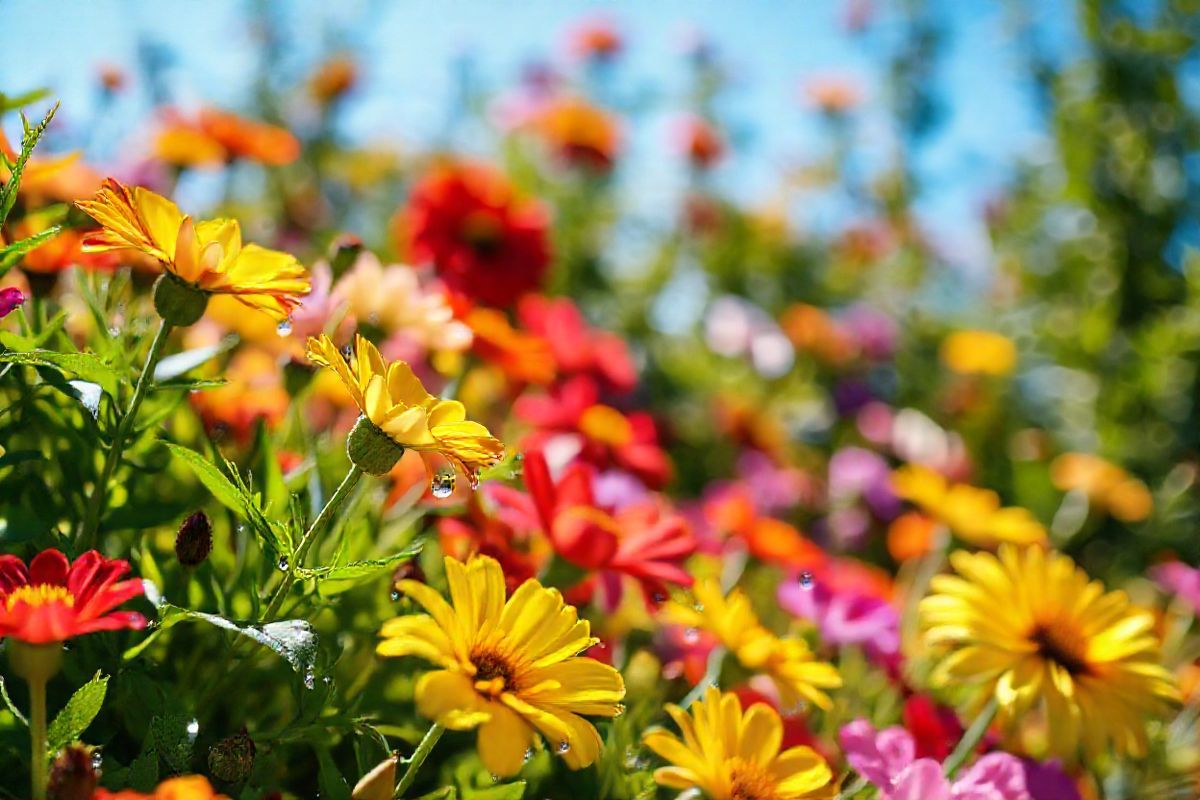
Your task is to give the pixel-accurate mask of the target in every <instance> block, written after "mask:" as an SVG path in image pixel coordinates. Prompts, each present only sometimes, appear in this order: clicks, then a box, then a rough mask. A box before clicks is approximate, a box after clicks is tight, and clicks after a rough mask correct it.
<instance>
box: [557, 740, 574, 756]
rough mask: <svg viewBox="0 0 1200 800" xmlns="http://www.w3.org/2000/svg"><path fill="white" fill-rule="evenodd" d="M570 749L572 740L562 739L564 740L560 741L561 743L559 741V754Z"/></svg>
mask: <svg viewBox="0 0 1200 800" xmlns="http://www.w3.org/2000/svg"><path fill="white" fill-rule="evenodd" d="M570 749H571V743H570V742H567V741H562V742H559V743H558V752H559V754H560V755H561V754H562V753H565V752H567V751H568V750H570Z"/></svg>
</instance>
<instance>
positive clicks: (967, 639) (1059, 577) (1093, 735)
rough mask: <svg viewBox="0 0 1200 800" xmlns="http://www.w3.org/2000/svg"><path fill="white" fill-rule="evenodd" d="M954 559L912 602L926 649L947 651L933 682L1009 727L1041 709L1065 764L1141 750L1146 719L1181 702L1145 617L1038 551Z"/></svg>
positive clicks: (1120, 596) (961, 554)
mask: <svg viewBox="0 0 1200 800" xmlns="http://www.w3.org/2000/svg"><path fill="white" fill-rule="evenodd" d="M950 563H951V564H952V565H953V566H954V569H955V571H956V572H957V573H958V574H957V575H953V576H952V575H939V576H936V577H935V578H934V579H933V583H932V590H933V592H932V594H930V596H928V597H926V598H925V599H924V600H922V601H921V605H920V620H921V627H922V629H923V630H924V632H925V642H926V644H927V645H928V646H930V647H933V648H941V647H946V648H948V649H949V651H950V652H949V654H948V655H946V656H945V658H944V659H943V660H942V661H941V663H940V664H939V665H938V668H937V670H936V671H935V673H934V677H933V680H934V682H935V684H940V685H943V686H946V685H955V686H972V687H975V688H976V689H977V690H978V692H979V694H980V695H982V697H983V698H994V699H995V701H996V702H997V704H998V705H999V714H1000V717H999V718H1000V720H1001V722H1002V723H1004V724H1005V725H1007V726H1012V725H1014V724H1015V723H1017V722H1019V721H1020V720H1021V719H1022V717H1023V716H1025V715H1027V714H1029V713H1030V712H1032V711H1037V712H1041V713H1043V714H1044V715H1045V718H1046V719H1047V720H1049V724H1048V725H1047V726H1046V727H1047V735H1048V737H1049V739H1048V742H1047V747H1048V749H1049V751H1050V752H1051V753H1053V754H1055V755H1058V756H1061V757H1064V758H1072V757H1074V756H1075V755H1076V754H1077V752H1078V750H1079V748H1080V744H1081V743H1082V745H1083V748H1084V750H1085V751H1086V752H1087V753H1088V755H1090V756H1097V755H1099V754H1101V753H1105V752H1109V751H1110V749H1113V748H1115V749H1116V750H1117V751H1118V752H1120V753H1128V754H1130V755H1134V756H1140V755H1144V754H1145V753H1146V745H1147V736H1146V721H1147V718H1148V717H1151V716H1153V715H1156V714H1160V713H1162V712H1163V711H1165V710H1166V709H1167V708H1168V707H1169V706H1170V705H1171V704H1173V703H1175V702H1177V701H1178V698H1179V694H1178V690H1177V689H1176V687H1175V684H1174V682H1173V681H1172V679H1171V676H1170V674H1169V673H1168V672H1167V671H1166V670H1165V669H1164V668H1163V667H1162V666H1161V665H1160V663H1159V661H1160V652H1159V642H1158V640H1157V638H1156V637H1155V635H1154V633H1153V629H1154V617H1153V615H1151V614H1149V613H1147V612H1145V611H1142V610H1139V609H1136V608H1134V607H1133V606H1132V605H1131V604H1130V602H1129V598H1128V597H1127V596H1126V595H1125V593H1124V592H1105V591H1104V586H1103V584H1101V583H1100V582H1099V581H1092V580H1090V579H1089V578H1088V576H1087V574H1086V573H1085V572H1084V571H1083V570H1081V569H1079V568H1078V567H1076V566H1075V563H1074V562H1073V561H1071V559H1069V558H1067V557H1066V556H1064V555H1062V554H1060V553H1054V552H1046V551H1044V550H1043V549H1042V548H1040V547H1028V548H1024V549H1021V548H1017V547H1015V546H1012V545H1005V546H1003V547H1001V548H1000V551H999V554H998V555H997V554H992V553H967V552H965V551H958V552H956V553H954V554H952V555H951V556H950Z"/></svg>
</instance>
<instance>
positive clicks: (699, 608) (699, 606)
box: [694, 603, 704, 614]
mask: <svg viewBox="0 0 1200 800" xmlns="http://www.w3.org/2000/svg"><path fill="white" fill-rule="evenodd" d="M694 608H695V609H696V610H697V611H698V612H700V613H701V614H703V613H704V603H696V605H695V606H694Z"/></svg>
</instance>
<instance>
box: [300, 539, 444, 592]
mask: <svg viewBox="0 0 1200 800" xmlns="http://www.w3.org/2000/svg"><path fill="white" fill-rule="evenodd" d="M421 546H422V542H413V543H412V544H410V545H409V546H408V547H406V548H404V549H403V550H401V551H400V552H399V553H395V554H394V555H390V556H387V557H386V558H376V559H368V560H365V561H352V562H350V563H349V564H343V565H342V566H339V567H317V568H315V569H304V568H300V569H297V570H296V575H297V576H298V577H300V578H301V579H304V580H310V579H311V580H315V581H316V582H317V591H318V592H319V593H320V594H321V596H322V597H332V596H333V595H335V594H341V593H342V592H345V591H347V590H349V589H353V588H354V587H355V586H358V585H359V584H362V583H365V582H367V581H369V580H371V579H372V578H377V577H379V576H380V575H382V574H384V573H386V572H392V571H394V570H395V568H396V565H397V564H401V563H403V562H405V561H410V560H411V559H412V558H413V557H414V556H416V555H417V554H418V553H420V552H421Z"/></svg>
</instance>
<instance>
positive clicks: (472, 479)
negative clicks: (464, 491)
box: [467, 470, 480, 492]
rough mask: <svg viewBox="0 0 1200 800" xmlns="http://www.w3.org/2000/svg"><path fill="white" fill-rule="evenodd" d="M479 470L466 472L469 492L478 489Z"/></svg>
mask: <svg viewBox="0 0 1200 800" xmlns="http://www.w3.org/2000/svg"><path fill="white" fill-rule="evenodd" d="M479 474H480V473H479V470H467V482H468V483H470V484H471V491H472V492H473V491H475V490H476V489H478V488H479Z"/></svg>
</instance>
